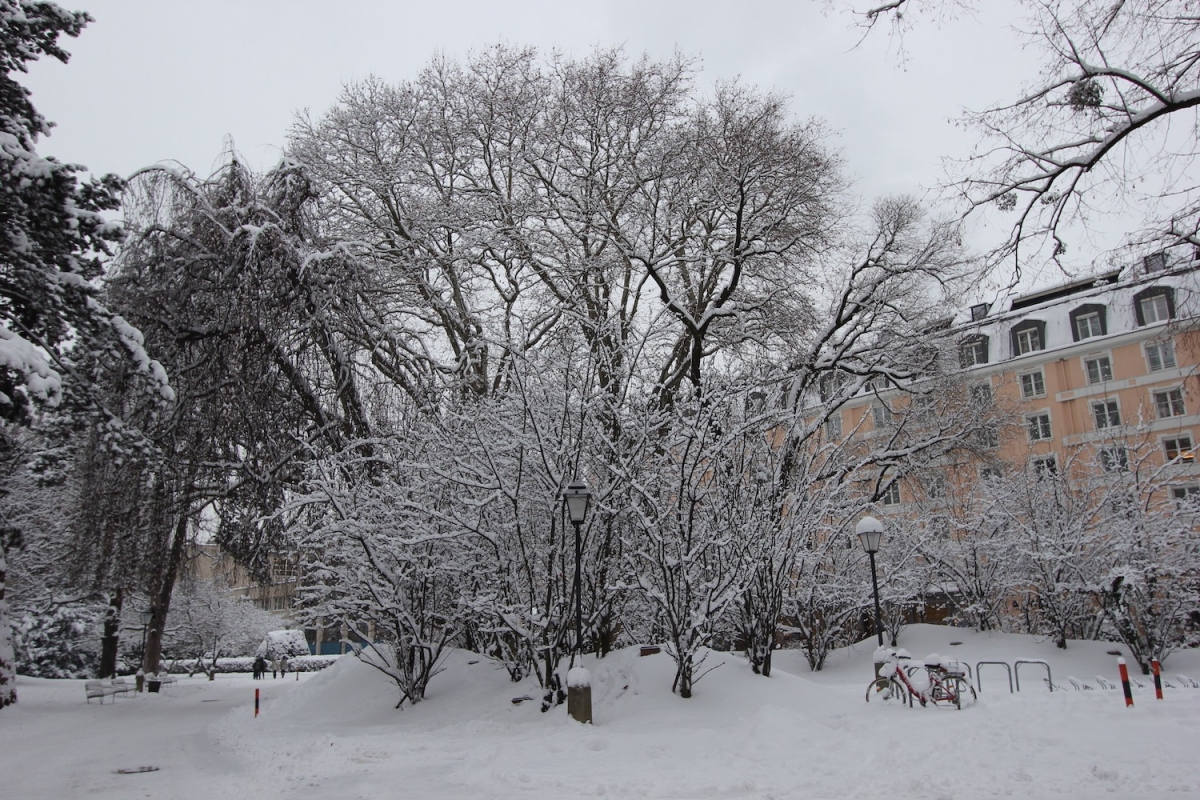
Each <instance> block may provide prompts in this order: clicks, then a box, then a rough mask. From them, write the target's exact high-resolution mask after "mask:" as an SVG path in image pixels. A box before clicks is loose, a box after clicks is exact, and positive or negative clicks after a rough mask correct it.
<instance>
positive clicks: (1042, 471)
mask: <svg viewBox="0 0 1200 800" xmlns="http://www.w3.org/2000/svg"><path fill="white" fill-rule="evenodd" d="M1029 466H1030V468H1031V469H1032V470H1033V474H1034V475H1036V476H1037V477H1039V478H1049V477H1051V476H1052V475H1057V474H1058V459H1056V458H1055V457H1054V456H1042V457H1041V458H1035V459H1033V460H1032V461H1030V462H1029Z"/></svg>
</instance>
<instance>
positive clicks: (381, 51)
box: [26, 0, 1036, 200]
mask: <svg viewBox="0 0 1200 800" xmlns="http://www.w3.org/2000/svg"><path fill="white" fill-rule="evenodd" d="M59 2H60V3H62V4H64V5H66V6H67V7H70V8H77V7H79V8H82V9H83V10H86V11H88V12H89V13H90V14H91V15H92V16H93V17H95V20H96V21H95V22H93V23H92V24H91V25H89V26H88V28H87V29H86V30H85V31H84V32H83V34H82V36H80V37H79V38H78V39H75V40H67V41H66V46H67V49H68V50H70V52H71V53H72V58H71V62H70V64H69V65H67V66H63V65H62V64H59V63H58V62H55V61H46V62H42V63H39V64H37V65H35V66H34V67H33V69H32V71H31V74H30V75H29V76H27V80H26V83H27V85H28V86H29V87H30V88H31V89H32V90H33V92H34V102H35V104H36V105H37V107H38V108H39V110H40V111H41V112H42V113H43V114H44V115H45V116H46V117H47V118H49V119H51V120H53V121H54V122H56V123H57V125H58V127H57V128H56V129H55V131H54V133H53V135H52V136H51V137H50V138H49V139H46V140H44V141H43V142H42V143H41V145H40V151H41V152H42V153H43V154H44V155H54V156H57V157H59V158H61V159H62V160H65V161H70V162H73V163H80V164H85V165H87V166H88V167H89V168H90V169H91V170H92V171H94V172H116V173H118V174H121V175H128V174H129V173H131V172H132V171H134V170H136V169H138V168H139V167H142V166H146V165H149V164H152V163H154V162H157V161H160V160H166V159H173V160H176V161H180V162H182V163H183V164H185V165H186V166H188V167H190V168H191V169H193V170H195V171H197V172H199V173H201V174H208V173H209V172H210V171H211V170H212V169H213V168H214V166H215V161H216V159H217V158H218V156H219V155H220V153H221V150H222V145H223V141H224V139H225V137H226V136H229V137H232V139H233V141H234V143H235V145H236V147H237V148H238V150H239V151H240V152H241V153H242V154H243V156H244V157H245V158H246V159H248V160H249V161H250V162H251V163H252V164H253V165H255V166H257V167H259V168H266V167H269V166H271V165H272V164H273V163H274V162H275V161H276V160H277V159H278V157H279V155H280V152H281V148H282V147H283V146H284V144H285V142H286V134H287V130H288V127H289V125H290V124H291V121H292V118H293V116H294V114H295V113H296V112H297V111H298V110H301V109H305V108H307V109H310V110H311V111H312V113H313V114H314V115H319V114H320V113H322V112H323V111H324V110H325V109H327V108H329V107H330V105H331V104H332V103H333V102H334V101H335V99H336V97H337V95H338V92H339V90H340V88H341V87H342V86H343V85H344V84H345V83H347V82H352V81H356V80H360V79H362V78H365V77H367V76H369V75H372V74H373V75H377V76H379V77H381V78H383V79H386V80H389V81H400V80H404V79H408V78H413V77H415V76H416V75H417V74H418V72H419V71H420V70H421V68H422V67H423V66H424V65H425V64H427V63H428V62H429V60H430V58H431V57H432V56H433V55H434V54H435V53H437V52H444V53H446V54H447V55H449V56H464V55H466V54H467V53H468V52H470V51H471V50H478V49H480V48H483V47H486V46H488V45H491V44H495V43H497V42H507V43H510V44H515V45H534V46H536V47H538V48H541V49H544V50H551V49H554V48H557V49H559V50H562V51H564V52H566V53H569V54H577V55H585V54H586V53H587V52H588V51H590V50H591V49H592V48H593V47H595V46H603V47H608V46H613V45H623V46H624V47H625V48H626V50H627V51H628V53H629V54H630V55H638V54H640V53H642V52H648V53H649V54H650V55H651V56H653V57H658V58H668V57H670V56H671V55H672V53H673V52H675V51H676V50H678V51H680V52H682V53H684V54H687V55H691V56H696V57H698V58H700V59H702V63H703V72H702V74H701V80H702V81H703V82H705V83H711V82H712V81H715V80H719V79H730V78H734V77H739V76H740V78H741V79H742V80H744V81H746V82H748V83H751V84H754V85H757V86H758V87H760V88H763V89H771V90H776V91H780V92H783V93H785V94H787V95H789V96H790V97H791V104H792V109H793V111H794V113H795V114H796V116H797V117H807V116H810V115H817V116H820V117H823V118H824V119H825V120H826V121H827V123H828V125H829V127H830V129H831V130H832V131H833V132H834V133H835V134H836V137H837V138H836V142H835V144H836V146H837V147H838V148H839V149H840V150H841V152H842V154H843V156H844V157H845V159H846V163H847V167H848V170H849V173H850V175H851V176H852V178H854V180H855V182H856V183H855V186H856V190H857V192H858V193H859V195H861V196H862V197H864V198H865V199H867V200H870V199H871V198H875V197H878V196H881V195H885V194H896V193H922V192H923V191H924V189H926V188H928V187H931V186H934V185H935V184H937V183H938V182H939V180H940V178H941V177H942V167H941V159H942V158H944V157H948V156H949V157H954V156H958V157H961V156H963V155H965V154H966V153H967V152H969V150H970V146H971V141H972V138H971V134H970V133H969V132H968V131H964V130H962V129H960V128H958V127H956V126H955V125H954V124H953V123H954V120H955V119H956V118H957V117H959V116H960V115H961V113H962V111H963V109H964V108H975V109H978V108H982V107H983V106H985V105H989V104H992V103H996V102H999V101H1001V100H1005V99H1011V98H1013V97H1014V96H1016V95H1017V93H1018V91H1019V89H1020V87H1021V85H1022V84H1023V83H1025V82H1027V81H1029V80H1031V79H1032V78H1033V77H1034V75H1035V73H1036V61H1035V58H1034V55H1035V54H1033V53H1030V52H1026V51H1022V50H1021V49H1020V47H1019V43H1018V40H1017V38H1016V37H1015V35H1014V34H1013V33H1012V32H1011V31H1010V30H1009V29H1008V28H1007V27H1006V23H1007V22H1008V21H1009V20H1008V19H1007V13H1008V8H1009V6H1008V4H1007V3H1005V2H1002V1H1001V0H989V1H988V2H987V3H981V4H980V5H983V6H986V9H985V10H984V11H982V12H980V13H978V14H976V15H974V16H964V17H961V18H959V19H955V20H948V21H942V22H941V23H939V24H935V23H933V22H926V23H923V24H920V25H918V26H917V27H916V28H915V30H914V31H912V32H911V33H909V34H908V35H907V36H906V37H905V40H904V48H905V51H906V58H904V59H901V58H900V57H899V56H898V54H897V42H896V41H895V40H894V39H892V38H891V37H890V36H889V35H888V33H887V31H886V30H880V31H876V32H875V33H873V34H872V35H871V36H870V37H869V38H868V39H867V40H866V41H864V42H862V44H861V45H859V46H858V47H857V48H856V47H855V45H856V43H858V42H859V40H860V38H861V31H859V30H856V29H855V28H854V27H853V19H852V18H851V17H850V15H848V14H846V13H839V12H838V11H837V10H834V11H832V12H829V11H827V9H826V4H825V3H824V2H823V0H778V1H777V2H765V1H761V2H748V1H747V0H742V2H736V3H735V2H706V1H705V0H687V1H686V2H683V1H680V2H676V1H674V0H672V1H670V2H668V1H666V0H663V1H662V2H654V0H643V2H627V1H626V0H603V1H601V0H589V1H588V2H575V1H574V0H556V1H555V2H542V1H541V0H493V1H492V2H485V1H484V0H478V1H477V2H466V1H465V0H459V1H458V2H451V1H450V0H442V2H433V1H432V0H422V1H421V2H416V1H411V0H393V1H392V2H385V0H341V2H329V1H328V0H325V2H315V1H310V0H290V2H282V1H281V0H79V2H75V3H72V2H70V0H65V2H64V0H59ZM858 5H859V6H862V5H864V3H859V4H858Z"/></svg>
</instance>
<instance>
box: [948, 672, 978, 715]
mask: <svg viewBox="0 0 1200 800" xmlns="http://www.w3.org/2000/svg"><path fill="white" fill-rule="evenodd" d="M951 680H952V681H953V684H952V686H953V689H954V707H955V708H957V709H958V710H959V711H961V710H962V707H963V695H967V696H968V697H969V698H970V699H969V700H968V701H967V705H971V704H972V703H974V702H975V701H976V700H977V699H979V696H978V695H976V694H975V687H974V686H972V685H971V682H970V681H968V680H967V679H966V678H958V677H955V678H952V679H951Z"/></svg>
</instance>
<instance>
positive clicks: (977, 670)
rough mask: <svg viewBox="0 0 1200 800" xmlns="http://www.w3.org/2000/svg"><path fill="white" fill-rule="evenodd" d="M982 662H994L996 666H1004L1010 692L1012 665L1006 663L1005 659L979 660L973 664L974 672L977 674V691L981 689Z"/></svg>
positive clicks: (1011, 687)
mask: <svg viewBox="0 0 1200 800" xmlns="http://www.w3.org/2000/svg"><path fill="white" fill-rule="evenodd" d="M984 664H995V665H996V666H998V667H1004V671H1005V672H1007V673H1008V693H1009V694H1012V691H1013V671H1012V667H1010V666H1009V665H1008V662H1007V661H979V662H977V663H976V664H975V674H976V675H977V676H978V677H977V678H976V681H975V682H976V683H977V684H978V685H979V691H981V692H982V691H983V665H984Z"/></svg>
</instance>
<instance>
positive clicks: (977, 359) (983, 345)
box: [958, 336, 988, 369]
mask: <svg viewBox="0 0 1200 800" xmlns="http://www.w3.org/2000/svg"><path fill="white" fill-rule="evenodd" d="M958 363H959V364H960V365H961V366H962V367H963V369H966V368H967V367H973V366H975V365H976V364H986V363H988V337H986V336H968V337H967V338H966V339H963V340H962V341H961V342H959V344H958Z"/></svg>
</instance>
